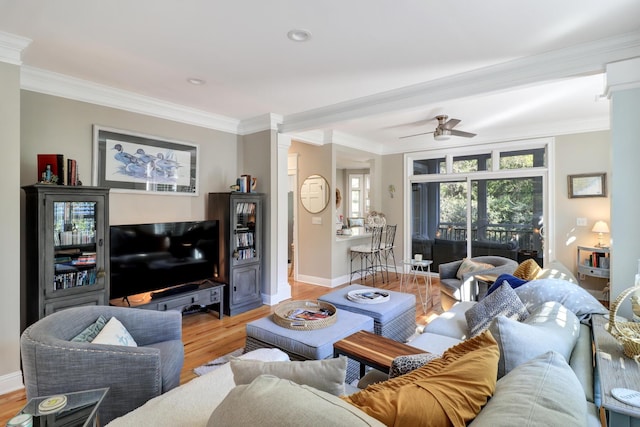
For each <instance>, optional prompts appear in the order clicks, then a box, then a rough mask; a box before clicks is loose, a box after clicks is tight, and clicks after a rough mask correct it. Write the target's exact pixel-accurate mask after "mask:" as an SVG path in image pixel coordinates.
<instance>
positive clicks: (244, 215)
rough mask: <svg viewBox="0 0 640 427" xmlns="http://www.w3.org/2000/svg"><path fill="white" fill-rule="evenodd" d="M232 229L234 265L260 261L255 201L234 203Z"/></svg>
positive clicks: (256, 205) (256, 204)
mask: <svg viewBox="0 0 640 427" xmlns="http://www.w3.org/2000/svg"><path fill="white" fill-rule="evenodd" d="M233 212H235V216H234V222H235V224H234V227H233V230H232V232H233V237H232V239H231V240H232V242H231V244H232V246H233V247H232V249H233V250H232V254H233V256H232V260H233V263H234V265H238V264H244V263H248V262H257V261H259V260H260V258H259V257H260V250H259V243H260V242H259V241H258V240H259V238H258V236H259V230H258V229H257V226H256V224H258V221H257V219H256V216H257V215H258V203H257V201H248V200H242V201H234V206H233Z"/></svg>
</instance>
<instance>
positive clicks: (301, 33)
mask: <svg viewBox="0 0 640 427" xmlns="http://www.w3.org/2000/svg"><path fill="white" fill-rule="evenodd" d="M287 37H289V40H293V41H294V42H306V41H307V40H309V39H310V38H311V31H309V30H302V29H299V28H295V29H293V30H291V31H289V32H288V33H287Z"/></svg>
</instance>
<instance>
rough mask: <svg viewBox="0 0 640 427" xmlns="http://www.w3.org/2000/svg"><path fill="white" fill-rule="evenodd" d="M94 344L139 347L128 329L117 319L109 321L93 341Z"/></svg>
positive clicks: (113, 318)
mask: <svg viewBox="0 0 640 427" xmlns="http://www.w3.org/2000/svg"><path fill="white" fill-rule="evenodd" d="M91 343H92V344H110V345H124V346H127V347H137V346H138V344H137V343H136V342H135V340H134V339H133V337H132V336H131V334H130V333H129V331H127V328H125V327H124V325H123V324H122V323H120V321H119V320H118V319H116V318H115V317H112V318H111V319H109V321H108V322H107V324H106V325H104V328H102V330H101V331H100V333H99V334H98V336H97V337H95V338H94V340H93V341H91Z"/></svg>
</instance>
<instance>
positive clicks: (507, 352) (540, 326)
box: [489, 301, 580, 378]
mask: <svg viewBox="0 0 640 427" xmlns="http://www.w3.org/2000/svg"><path fill="white" fill-rule="evenodd" d="M489 331H491V334H492V335H493V337H494V338H495V339H496V341H497V342H498V346H499V347H500V361H499V362H498V378H501V377H503V376H504V375H506V374H508V373H509V372H510V371H511V370H513V369H514V368H516V367H517V366H519V365H521V364H523V363H525V362H528V361H529V360H531V359H533V358H534V357H536V356H539V355H541V354H544V353H546V352H548V351H555V352H557V353H559V354H561V355H562V356H563V357H564V358H565V359H566V360H569V358H570V357H571V352H572V351H573V347H574V346H575V344H576V341H577V340H578V336H579V335H580V322H579V321H578V318H577V317H576V316H575V314H573V313H572V312H571V310H568V309H567V308H566V307H564V306H563V305H561V304H560V303H557V302H554V301H550V302H546V303H543V304H541V305H539V306H538V307H534V309H533V311H532V312H531V314H530V315H529V317H527V319H526V320H525V321H524V322H517V321H515V320H512V319H508V318H506V317H496V318H495V319H494V320H493V321H492V322H491V325H490V326H489Z"/></svg>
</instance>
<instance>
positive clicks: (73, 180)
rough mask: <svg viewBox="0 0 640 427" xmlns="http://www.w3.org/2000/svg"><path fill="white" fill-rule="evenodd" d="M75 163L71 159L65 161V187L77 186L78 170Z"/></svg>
mask: <svg viewBox="0 0 640 427" xmlns="http://www.w3.org/2000/svg"><path fill="white" fill-rule="evenodd" d="M77 166H78V165H77V162H76V161H75V160H73V159H67V185H78V169H77Z"/></svg>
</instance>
